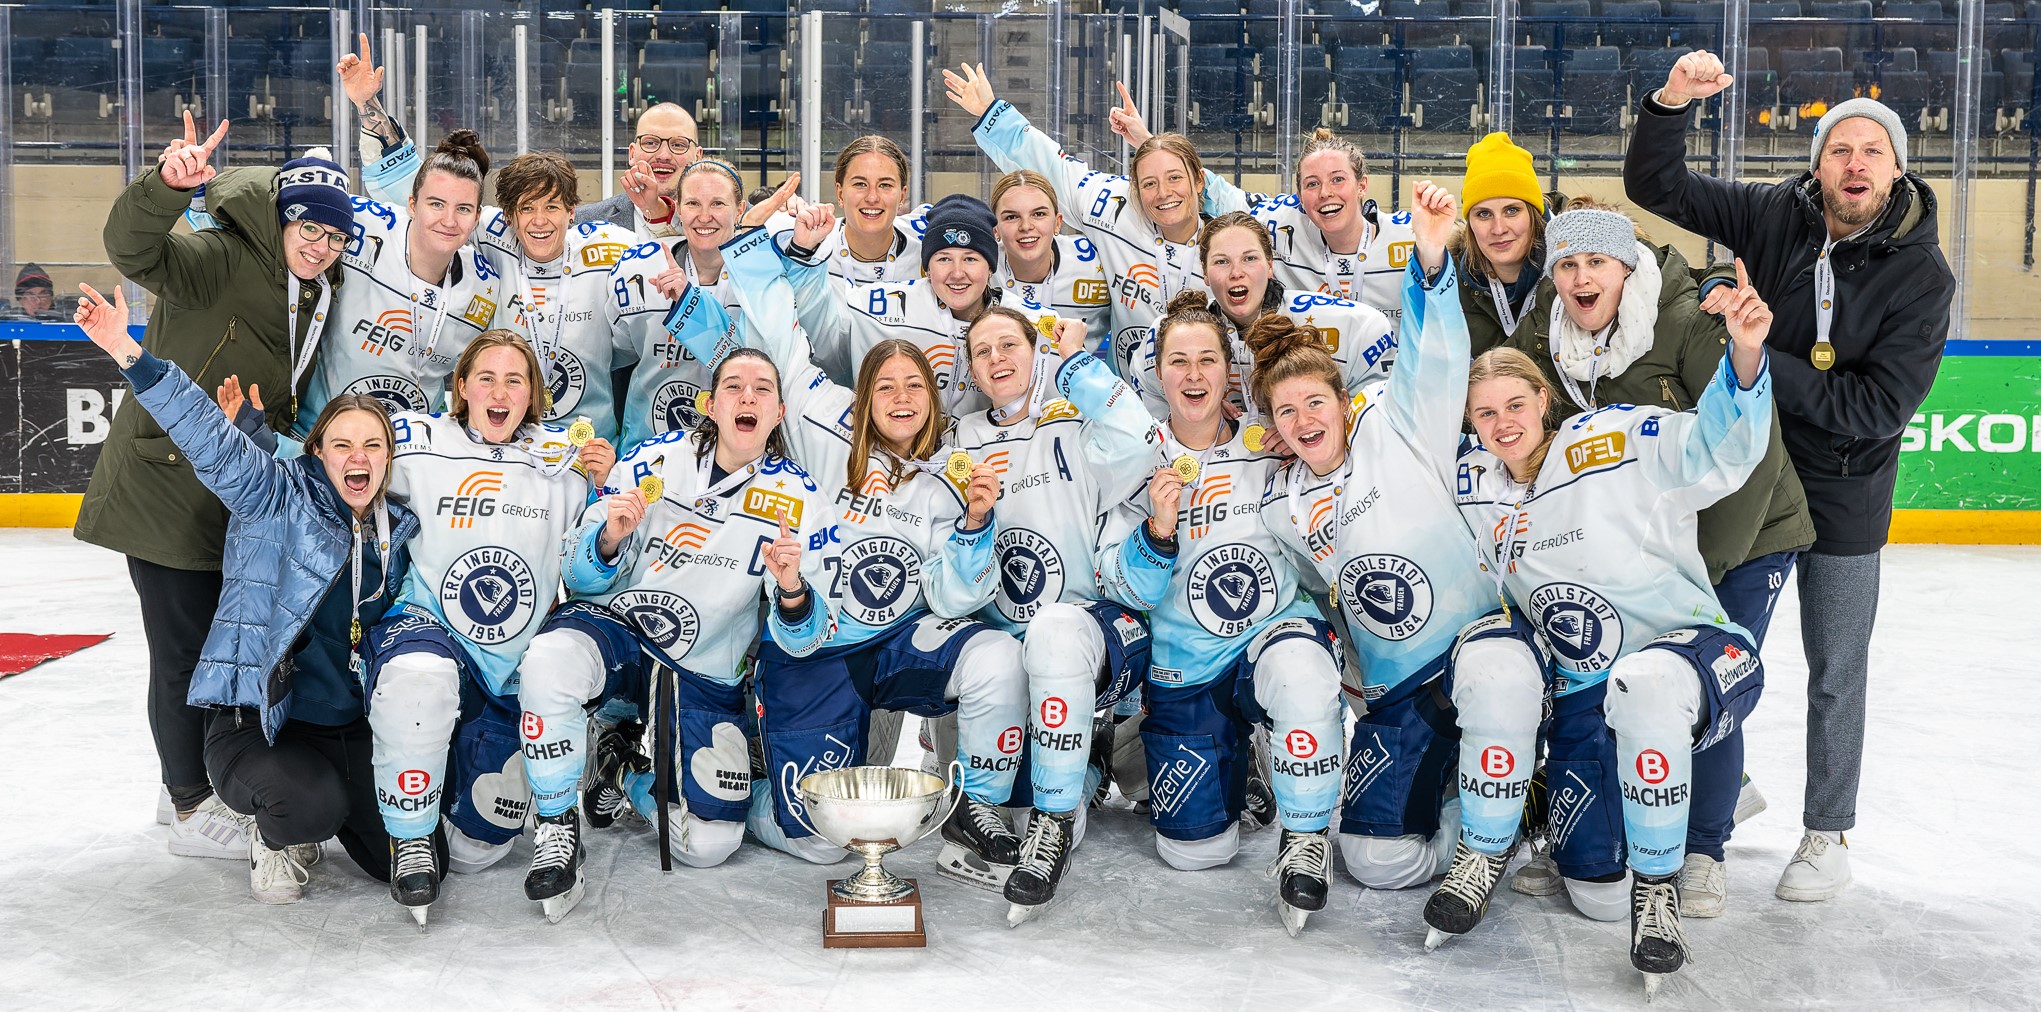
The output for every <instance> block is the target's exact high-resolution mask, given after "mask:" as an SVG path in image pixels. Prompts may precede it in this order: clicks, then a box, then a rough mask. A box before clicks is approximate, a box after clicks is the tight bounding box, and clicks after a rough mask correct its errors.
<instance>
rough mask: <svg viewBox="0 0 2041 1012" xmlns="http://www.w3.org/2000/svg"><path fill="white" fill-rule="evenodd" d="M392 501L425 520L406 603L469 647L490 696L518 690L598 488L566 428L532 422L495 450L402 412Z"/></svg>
mask: <svg viewBox="0 0 2041 1012" xmlns="http://www.w3.org/2000/svg"><path fill="white" fill-rule="evenodd" d="M390 425H391V427H392V428H393V429H395V430H396V435H397V447H396V452H395V453H394V454H393V455H392V457H391V459H390V495H392V496H395V497H397V498H399V499H402V500H403V501H404V502H406V503H408V504H409V505H410V506H411V509H412V511H413V512H415V513H417V514H418V519H419V521H420V522H421V524H422V527H421V529H420V531H419V533H418V537H417V539H416V540H414V541H413V542H411V572H410V573H409V574H408V575H407V576H406V577H405V579H404V589H403V591H402V593H401V594H400V595H399V596H398V598H397V603H398V604H399V605H403V606H406V607H409V608H412V609H413V610H418V611H423V612H425V613H426V614H429V615H431V616H432V617H433V618H434V619H437V620H438V621H439V623H440V624H441V625H443V626H445V627H446V628H447V631H449V632H451V633H453V635H454V638H455V639H457V640H459V641H460V642H461V643H463V644H464V645H466V646H467V648H468V655H469V657H470V658H472V659H473V661H474V663H475V665H476V667H477V668H478V669H479V670H477V671H476V672H475V675H476V676H477V677H479V678H481V679H482V681H483V684H484V685H485V686H486V687H487V688H488V689H489V691H490V692H492V693H494V694H496V695H499V696H506V695H515V694H516V692H517V684H518V680H517V665H518V661H519V660H520V659H522V658H523V657H524V648H525V646H526V645H527V644H529V643H530V642H531V638H532V637H533V636H534V635H537V633H538V631H539V625H540V623H541V622H542V621H544V619H545V616H546V612H547V611H548V610H550V609H551V607H552V604H553V598H554V595H555V594H556V592H557V588H558V587H559V585H560V541H561V537H562V536H563V535H565V534H566V533H567V532H568V531H569V530H571V529H572V528H573V526H574V524H575V522H576V520H577V518H579V517H580V516H581V510H582V507H584V506H586V505H587V504H588V497H589V491H590V485H589V480H588V476H587V475H586V474H584V473H583V472H582V470H581V464H580V462H579V460H578V459H576V457H575V451H574V448H573V447H572V446H571V445H569V444H568V442H567V436H566V430H565V429H563V428H561V427H560V426H556V425H539V426H527V427H526V428H524V429H523V430H521V431H520V432H519V433H518V438H517V439H516V440H515V441H514V442H509V443H486V442H483V441H482V440H481V439H479V438H478V437H476V436H474V435H472V434H471V433H470V432H469V430H468V428H467V427H466V426H464V425H462V424H461V423H460V421H459V420H457V419H455V418H452V417H450V416H446V415H428V414H421V413H418V412H411V411H400V412H398V413H396V414H395V415H393V416H392V417H391V419H390Z"/></svg>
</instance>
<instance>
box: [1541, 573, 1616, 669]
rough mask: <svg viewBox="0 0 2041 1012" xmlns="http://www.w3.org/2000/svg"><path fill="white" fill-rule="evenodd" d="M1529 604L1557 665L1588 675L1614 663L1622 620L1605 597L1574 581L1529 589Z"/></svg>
mask: <svg viewBox="0 0 2041 1012" xmlns="http://www.w3.org/2000/svg"><path fill="white" fill-rule="evenodd" d="M1529 604H1530V608H1531V614H1532V615H1533V616H1535V617H1536V618H1535V622H1536V624H1537V626H1538V628H1539V629H1541V630H1543V631H1544V633H1545V637H1546V639H1547V640H1548V641H1549V643H1550V646H1551V647H1552V652H1553V654H1554V655H1556V656H1557V658H1558V660H1559V666H1560V667H1562V668H1565V669H1567V670H1568V671H1577V672H1581V673H1584V674H1588V673H1593V672H1597V671H1606V670H1608V667H1609V665H1611V664H1614V663H1615V662H1616V654H1617V652H1618V651H1620V650H1622V649H1623V619H1622V617H1621V616H1619V615H1617V614H1616V607H1615V605H1612V604H1610V603H1609V602H1608V600H1607V599H1606V598H1603V597H1602V596H1601V595H1600V594H1597V593H1595V592H1594V591H1592V590H1589V589H1588V588H1586V587H1583V586H1581V585H1580V584H1577V583H1548V584H1545V585H1544V586H1542V587H1539V588H1538V589H1537V590H1534V591H1532V592H1531V600H1530V602H1529Z"/></svg>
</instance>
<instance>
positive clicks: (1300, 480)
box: [1289, 450, 1353, 569]
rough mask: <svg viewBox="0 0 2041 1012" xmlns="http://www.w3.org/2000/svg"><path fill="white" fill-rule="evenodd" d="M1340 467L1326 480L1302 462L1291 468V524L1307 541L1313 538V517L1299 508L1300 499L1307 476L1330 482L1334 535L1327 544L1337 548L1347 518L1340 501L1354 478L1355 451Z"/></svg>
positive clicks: (1350, 453)
mask: <svg viewBox="0 0 2041 1012" xmlns="http://www.w3.org/2000/svg"><path fill="white" fill-rule="evenodd" d="M1339 467H1340V469H1339V470H1337V471H1334V472H1333V473H1332V474H1329V475H1327V476H1325V477H1324V478H1319V477H1318V476H1317V475H1315V474H1312V473H1311V467H1310V465H1308V464H1306V463H1304V462H1303V461H1302V460H1298V461H1297V462H1296V463H1295V464H1293V465H1291V467H1290V492H1289V500H1290V523H1291V524H1293V525H1298V526H1299V529H1300V530H1302V531H1303V533H1304V537H1305V539H1306V540H1309V539H1310V537H1311V528H1310V523H1311V517H1310V515H1309V514H1308V513H1306V512H1304V510H1303V509H1302V508H1301V507H1299V506H1298V498H1299V497H1300V496H1302V495H1303V494H1304V482H1305V476H1306V475H1309V476H1310V477H1311V478H1314V479H1317V480H1318V481H1320V482H1329V483H1331V485H1332V534H1331V536H1330V537H1329V538H1328V539H1327V541H1326V544H1329V545H1333V546H1335V547H1337V546H1338V544H1339V527H1340V524H1341V523H1343V522H1344V521H1345V518H1344V517H1343V516H1342V514H1343V513H1344V512H1345V511H1343V510H1341V509H1340V508H1339V500H1340V498H1341V497H1342V496H1344V495H1346V483H1347V479H1349V478H1351V477H1352V474H1351V472H1352V469H1353V451H1351V450H1349V451H1348V452H1347V459H1346V460H1344V461H1342V462H1341V463H1340V465H1339ZM1336 568H1337V567H1335V569H1336Z"/></svg>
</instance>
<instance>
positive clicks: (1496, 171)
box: [1460, 132, 1545, 218]
mask: <svg viewBox="0 0 2041 1012" xmlns="http://www.w3.org/2000/svg"><path fill="white" fill-rule="evenodd" d="M1495 197H1515V198H1517V199H1518V200H1521V201H1523V202H1524V203H1526V204H1529V205H1531V206H1532V207H1535V208H1537V209H1538V210H1539V211H1540V212H1543V211H1544V210H1545V194H1544V192H1543V191H1542V190H1540V189H1539V188H1538V173H1537V172H1536V171H1535V170H1533V169H1532V168H1531V153H1530V152H1529V151H1525V150H1524V149H1523V148H1520V147H1517V146H1516V145H1515V144H1512V143H1511V142H1510V139H1509V135H1508V134H1506V133H1501V132H1497V133H1492V134H1489V135H1488V136H1486V137H1483V138H1481V139H1480V140H1479V141H1476V142H1475V144H1474V146H1473V147H1471V148H1468V149H1467V180H1466V182H1464V183H1462V184H1461V186H1460V216H1461V217H1463V218H1464V217H1466V216H1467V212H1469V211H1472V210H1473V209H1474V205H1476V204H1479V203H1481V202H1482V201H1484V200H1490V199H1493V198H1495Z"/></svg>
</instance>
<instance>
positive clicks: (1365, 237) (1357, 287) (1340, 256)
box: [1320, 214, 1375, 302]
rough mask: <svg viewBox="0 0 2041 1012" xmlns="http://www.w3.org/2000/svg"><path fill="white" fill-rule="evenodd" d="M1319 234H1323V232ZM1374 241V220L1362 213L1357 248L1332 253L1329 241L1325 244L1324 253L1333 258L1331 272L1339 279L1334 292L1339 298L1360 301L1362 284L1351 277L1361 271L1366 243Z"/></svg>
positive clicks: (1365, 252)
mask: <svg viewBox="0 0 2041 1012" xmlns="http://www.w3.org/2000/svg"><path fill="white" fill-rule="evenodd" d="M1320 234H1321V235H1323V233H1320ZM1374 241H1375V222H1374V221H1373V220H1371V219H1370V218H1369V217H1368V216H1367V215H1365V214H1364V215H1362V216H1361V245H1360V247H1359V248H1358V249H1355V250H1354V251H1353V252H1352V253H1334V252H1333V251H1332V244H1331V243H1329V242H1328V243H1326V244H1325V252H1326V254H1327V255H1329V256H1331V257H1332V258H1333V272H1332V274H1333V276H1334V277H1336V278H1338V279H1339V291H1338V292H1337V293H1335V294H1337V295H1338V296H1339V297H1340V298H1342V299H1346V300H1347V301H1349V302H1359V301H1361V300H1360V294H1361V291H1362V289H1363V286H1362V285H1361V283H1360V282H1358V281H1354V280H1351V279H1353V278H1354V277H1356V276H1358V275H1359V274H1360V273H1361V258H1363V257H1365V256H1367V255H1368V244H1369V243H1372V242H1374ZM1341 267H1344V268H1346V269H1345V270H1340V269H1339V268H1341Z"/></svg>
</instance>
